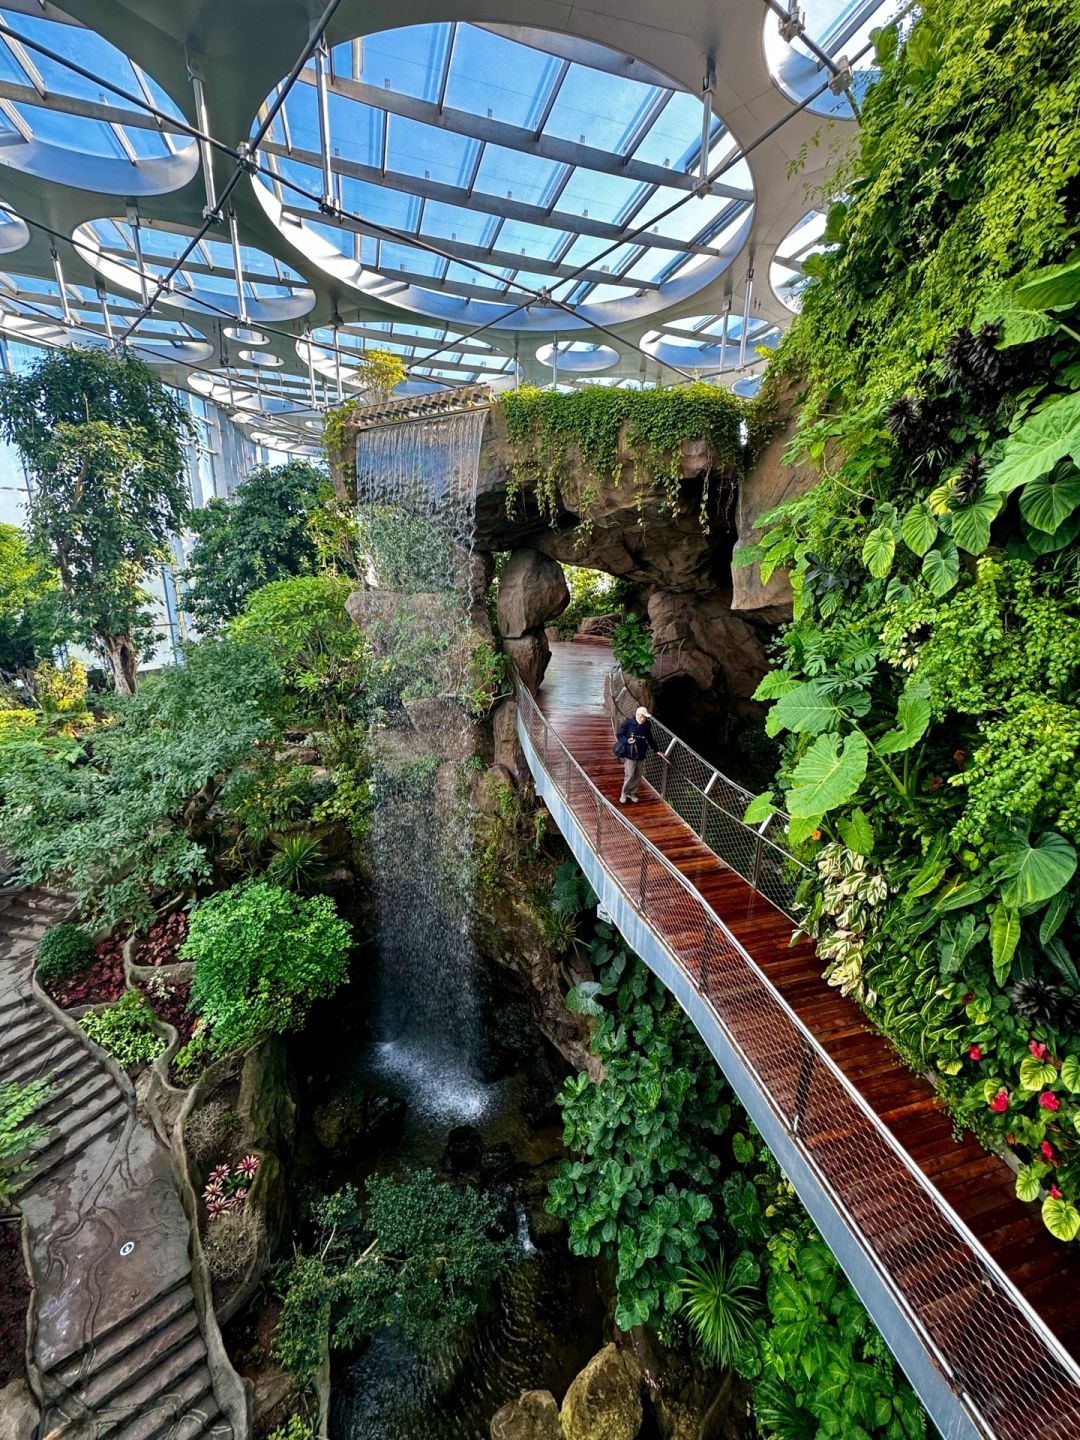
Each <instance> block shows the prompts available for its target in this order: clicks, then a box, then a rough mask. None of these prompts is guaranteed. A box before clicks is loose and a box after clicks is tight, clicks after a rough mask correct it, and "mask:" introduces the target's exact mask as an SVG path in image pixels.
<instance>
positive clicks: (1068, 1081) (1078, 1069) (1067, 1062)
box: [1061, 1055, 1080, 1095]
mask: <svg viewBox="0 0 1080 1440" xmlns="http://www.w3.org/2000/svg"><path fill="white" fill-rule="evenodd" d="M1061 1083H1062V1084H1063V1085H1064V1086H1065V1089H1066V1090H1068V1091H1069V1093H1070V1094H1071V1095H1076V1094H1078V1093H1080V1059H1078V1058H1077V1057H1076V1056H1075V1055H1067V1056H1066V1057H1065V1059H1064V1060H1063V1061H1062V1062H1061Z"/></svg>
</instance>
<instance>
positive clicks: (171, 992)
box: [139, 975, 198, 1045]
mask: <svg viewBox="0 0 1080 1440" xmlns="http://www.w3.org/2000/svg"><path fill="white" fill-rule="evenodd" d="M154 983H155V985H156V984H157V983H158V977H157V976H156V975H155V976H154ZM139 989H140V990H141V991H142V993H143V994H144V995H145V996H146V999H147V1002H148V1003H149V1004H150V1005H152V1006H153V1008H154V1010H155V1011H156V1013H157V1017H158V1019H159V1020H164V1022H165V1024H166V1025H172V1026H174V1027H175V1028H176V1032H177V1034H178V1035H179V1036H180V1043H181V1045H186V1044H187V1042H188V1041H189V1040H190V1039H191V1032H192V1031H193V1030H194V1029H195V1021H196V1020H197V1019H198V1016H197V1015H189V1014H188V1011H187V1003H188V996H189V995H190V993H191V986H190V985H189V984H188V983H187V981H184V982H183V983H181V982H180V981H176V982H175V983H169V982H166V985H165V988H164V990H163V991H162V992H161V994H160V995H159V994H155V992H154V991H153V990H151V989H150V987H149V986H148V985H146V984H145V983H144V982H143V981H141V980H140V981H139Z"/></svg>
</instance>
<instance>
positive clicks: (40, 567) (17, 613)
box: [0, 525, 74, 695]
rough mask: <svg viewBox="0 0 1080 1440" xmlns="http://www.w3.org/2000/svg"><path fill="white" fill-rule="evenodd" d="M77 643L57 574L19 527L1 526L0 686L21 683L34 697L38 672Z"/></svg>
mask: <svg viewBox="0 0 1080 1440" xmlns="http://www.w3.org/2000/svg"><path fill="white" fill-rule="evenodd" d="M72 639H74V628H73V625H72V619H71V615H70V612H69V610H68V603H67V598H66V596H65V595H64V592H63V589H62V587H61V585H60V576H59V574H58V572H57V570H56V568H55V567H54V566H52V565H50V564H49V563H48V561H47V560H45V559H44V558H43V557H42V556H41V555H37V554H34V553H32V552H31V549H30V546H29V543H28V541H27V537H26V534H25V533H24V532H23V531H22V530H20V529H19V528H18V527H17V526H15V525H0V684H5V685H9V684H11V682H12V681H14V680H21V681H22V683H23V684H24V685H25V686H26V687H27V689H28V691H29V692H30V694H31V695H35V694H36V689H37V687H36V684H35V678H34V672H35V671H36V669H37V667H38V666H39V665H40V664H41V662H42V661H46V660H49V659H50V658H51V657H52V656H53V655H54V654H55V652H56V651H57V650H58V649H59V647H60V646H61V645H62V644H64V643H65V642H66V641H68V640H72Z"/></svg>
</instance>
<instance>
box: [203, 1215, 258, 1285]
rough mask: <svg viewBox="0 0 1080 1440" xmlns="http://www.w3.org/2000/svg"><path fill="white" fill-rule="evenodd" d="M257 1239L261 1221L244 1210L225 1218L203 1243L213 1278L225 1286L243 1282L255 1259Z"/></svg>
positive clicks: (216, 1225)
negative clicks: (239, 1281) (238, 1281)
mask: <svg viewBox="0 0 1080 1440" xmlns="http://www.w3.org/2000/svg"><path fill="white" fill-rule="evenodd" d="M257 1239H258V1220H257V1219H255V1218H253V1217H252V1216H250V1215H248V1214H247V1213H246V1212H245V1211H244V1210H234V1211H232V1212H231V1213H230V1214H228V1215H222V1216H221V1218H220V1219H219V1220H216V1221H215V1222H214V1224H213V1225H211V1226H210V1228H209V1230H208V1231H207V1235H206V1239H205V1240H204V1241H203V1253H204V1254H205V1256H206V1263H207V1265H208V1267H209V1269H210V1275H211V1277H212V1278H213V1279H214V1280H217V1281H218V1282H219V1283H221V1284H223V1285H229V1284H233V1283H235V1282H236V1281H237V1280H241V1279H243V1277H244V1275H246V1274H247V1271H248V1269H249V1267H250V1266H251V1263H252V1261H253V1260H254V1259H255V1249H256V1242H257Z"/></svg>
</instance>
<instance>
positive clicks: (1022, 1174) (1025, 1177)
mask: <svg viewBox="0 0 1080 1440" xmlns="http://www.w3.org/2000/svg"><path fill="white" fill-rule="evenodd" d="M1048 1170H1049V1166H1047V1165H1044V1164H1043V1163H1042V1161H1041V1160H1039V1161H1033V1162H1032V1164H1030V1165H1022V1166H1021V1167H1020V1169H1019V1170H1018V1171H1017V1172H1016V1195H1017V1198H1018V1199H1020V1200H1024V1201H1026V1202H1027V1203H1029V1204H1030V1203H1031V1201H1032V1200H1037V1199H1038V1198H1039V1189H1040V1187H1041V1186H1042V1179H1043V1176H1044V1175H1045V1174H1046V1173H1047V1172H1048Z"/></svg>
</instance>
